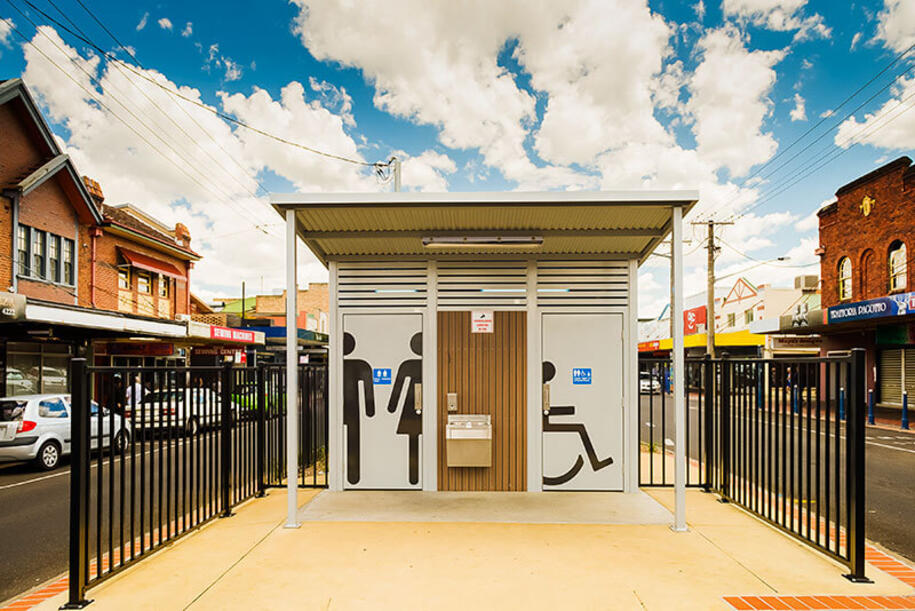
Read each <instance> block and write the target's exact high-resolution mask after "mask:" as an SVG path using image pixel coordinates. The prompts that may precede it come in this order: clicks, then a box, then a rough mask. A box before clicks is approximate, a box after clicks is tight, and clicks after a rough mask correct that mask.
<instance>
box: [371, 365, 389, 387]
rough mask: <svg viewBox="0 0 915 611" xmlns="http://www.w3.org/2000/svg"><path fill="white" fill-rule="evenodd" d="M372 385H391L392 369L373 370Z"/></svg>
mask: <svg viewBox="0 0 915 611" xmlns="http://www.w3.org/2000/svg"><path fill="white" fill-rule="evenodd" d="M372 383H373V384H390V383H391V370H390V369H373V370H372Z"/></svg>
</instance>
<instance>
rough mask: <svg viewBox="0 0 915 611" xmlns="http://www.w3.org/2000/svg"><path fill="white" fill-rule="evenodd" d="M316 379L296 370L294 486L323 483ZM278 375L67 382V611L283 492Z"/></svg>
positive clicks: (86, 374)
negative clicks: (170, 547)
mask: <svg viewBox="0 0 915 611" xmlns="http://www.w3.org/2000/svg"><path fill="white" fill-rule="evenodd" d="M326 374H327V371H326V367H325V366H323V365H301V366H299V368H298V376H299V388H300V396H299V398H298V405H299V418H298V421H299V423H300V427H299V429H298V431H297V437H298V448H299V467H300V469H299V472H300V476H299V477H300V479H299V481H298V485H299V486H300V487H324V486H325V485H326V484H325V482H326V460H325V448H326V447H327V403H326V400H327V399H326V398H327V392H326V391H327V375H326ZM285 377H286V371H285V367H277V366H266V365H262V366H258V367H241V368H239V367H232V366H230V365H227V366H225V367H143V368H126V367H91V366H87V364H86V361H85V360H84V359H73V361H72V363H71V371H70V379H71V381H72V396H71V421H72V430H71V464H70V470H71V474H70V477H71V479H70V559H69V567H70V583H69V603H68V604H69V606H71V607H81V606H84V605H85V604H86V598H85V592H86V589H87V588H88V587H89V586H93V585H96V584H97V583H100V582H101V581H103V580H105V579H107V578H108V577H110V576H112V575H114V574H116V573H117V572H119V571H120V570H121V569H123V568H125V567H127V566H129V565H130V564H132V563H133V562H135V561H138V560H140V559H141V558H143V557H144V556H146V555H148V554H150V553H151V552H153V551H155V550H156V549H158V548H159V547H161V546H162V545H165V544H167V543H169V542H171V541H172V540H174V539H175V538H177V537H180V536H182V535H183V534H185V533H187V532H189V531H191V530H193V529H195V528H197V527H198V526H200V525H202V524H204V523H205V522H207V521H209V520H211V519H212V518H214V517H216V516H223V517H228V516H231V515H232V508H233V507H234V506H235V505H237V504H239V503H241V502H243V501H245V500H246V499H249V498H251V497H253V496H257V495H262V494H263V493H264V490H265V489H266V488H268V487H271V486H282V485H285V473H286V464H285V457H286V449H285V448H286V432H287V431H286V391H285V388H286V387H285Z"/></svg>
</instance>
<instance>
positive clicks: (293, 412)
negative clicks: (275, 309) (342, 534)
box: [285, 209, 299, 528]
mask: <svg viewBox="0 0 915 611" xmlns="http://www.w3.org/2000/svg"><path fill="white" fill-rule="evenodd" d="M295 240H296V235H295V210H293V209H288V210H286V524H285V527H286V528H298V526H299V524H298V521H297V519H296V510H297V509H298V507H297V504H298V503H297V502H296V501H297V498H296V497H297V496H298V479H299V378H298V370H299V363H298V360H299V359H298V339H299V332H298V331H299V329H298V321H297V319H298V312H297V310H298V307H297V304H296V300H297V298H298V293H299V291H298V286H297V283H296V243H295Z"/></svg>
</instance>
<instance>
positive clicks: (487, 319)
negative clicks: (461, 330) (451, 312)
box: [470, 310, 495, 333]
mask: <svg viewBox="0 0 915 611" xmlns="http://www.w3.org/2000/svg"><path fill="white" fill-rule="evenodd" d="M494 326H495V325H494V323H493V315H492V310H475V311H473V312H471V313H470V332H471V333H492V330H493V327H494Z"/></svg>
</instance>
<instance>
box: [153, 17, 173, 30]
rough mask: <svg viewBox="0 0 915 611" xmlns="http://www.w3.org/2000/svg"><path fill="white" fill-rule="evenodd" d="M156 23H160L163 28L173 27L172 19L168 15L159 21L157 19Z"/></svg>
mask: <svg viewBox="0 0 915 611" xmlns="http://www.w3.org/2000/svg"><path fill="white" fill-rule="evenodd" d="M156 23H158V24H159V27H160V28H162V29H163V30H171V29H172V20H171V19H169V18H168V17H163V18H161V19H160V20H159V21H157V22H156Z"/></svg>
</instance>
